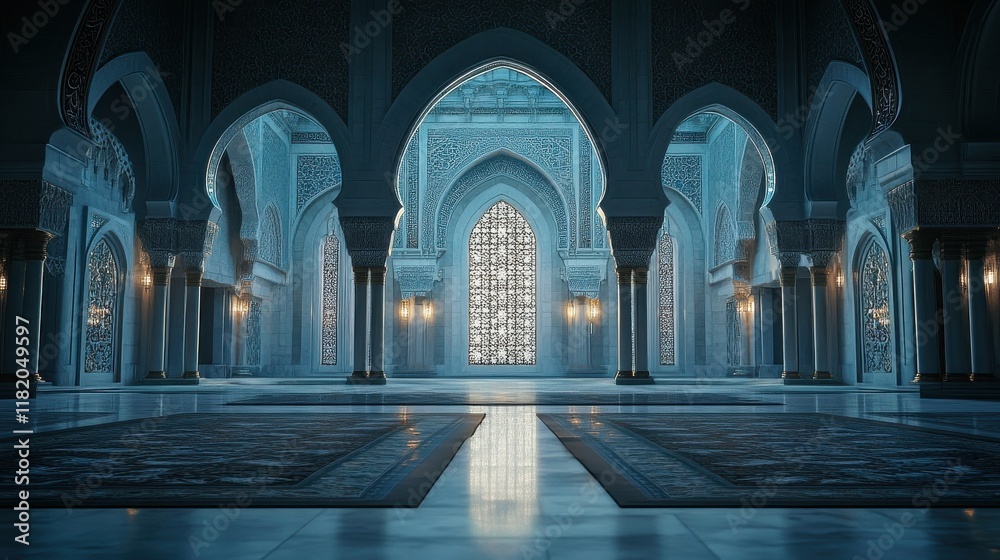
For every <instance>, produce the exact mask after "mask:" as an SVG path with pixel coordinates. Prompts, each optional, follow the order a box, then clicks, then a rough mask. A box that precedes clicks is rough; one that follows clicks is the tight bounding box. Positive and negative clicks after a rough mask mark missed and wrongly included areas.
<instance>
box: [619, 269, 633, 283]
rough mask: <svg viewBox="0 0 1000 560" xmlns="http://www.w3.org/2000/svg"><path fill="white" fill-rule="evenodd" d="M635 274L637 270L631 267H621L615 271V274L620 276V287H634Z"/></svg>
mask: <svg viewBox="0 0 1000 560" xmlns="http://www.w3.org/2000/svg"><path fill="white" fill-rule="evenodd" d="M634 272H635V268H633V267H631V266H619V267H618V268H616V269H615V273H616V274H617V275H618V284H619V285H632V274H633V273H634Z"/></svg>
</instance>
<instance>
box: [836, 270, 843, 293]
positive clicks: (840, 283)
mask: <svg viewBox="0 0 1000 560" xmlns="http://www.w3.org/2000/svg"><path fill="white" fill-rule="evenodd" d="M837 289H838V290H843V289H844V271H843V269H841V270H840V271H838V272H837Z"/></svg>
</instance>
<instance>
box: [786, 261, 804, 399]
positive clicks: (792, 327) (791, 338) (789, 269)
mask: <svg viewBox="0 0 1000 560" xmlns="http://www.w3.org/2000/svg"><path fill="white" fill-rule="evenodd" d="M798 273H799V269H798V268H797V267H794V266H785V267H782V269H781V335H782V344H781V349H782V356H783V358H782V359H783V361H784V364H785V368H784V371H783V372H782V373H781V378H782V379H802V376H801V375H799V372H798V371H797V370H798V364H799V347H798V342H797V341H796V339H797V338H798V321H797V318H796V315H795V314H796V309H795V299H796V298H795V283H796V281H797V278H798Z"/></svg>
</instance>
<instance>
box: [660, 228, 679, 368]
mask: <svg viewBox="0 0 1000 560" xmlns="http://www.w3.org/2000/svg"><path fill="white" fill-rule="evenodd" d="M657 265H658V276H657V281H658V282H659V286H660V290H659V292H660V293H659V318H660V365H661V366H672V365H676V363H677V359H676V343H677V342H676V341H677V338H676V330H677V323H676V321H675V315H674V283H675V281H676V277H675V273H676V270H677V262H676V260H675V255H674V238H673V237H671V236H670V234H669V233H667V232H666V230H665V229H664V231H663V233H662V234H660V242H659V245H658V246H657Z"/></svg>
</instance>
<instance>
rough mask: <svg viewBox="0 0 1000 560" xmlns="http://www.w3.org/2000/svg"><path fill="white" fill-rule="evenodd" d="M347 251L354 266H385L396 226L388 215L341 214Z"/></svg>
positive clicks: (341, 224)
mask: <svg viewBox="0 0 1000 560" xmlns="http://www.w3.org/2000/svg"><path fill="white" fill-rule="evenodd" d="M340 226H341V229H342V230H343V232H344V242H345V244H346V245H347V253H348V254H349V255H350V256H351V263H352V266H356V267H357V266H361V267H369V268H374V267H384V266H385V261H386V259H387V258H389V244H390V242H391V241H392V232H393V229H394V227H395V224H394V219H393V218H391V217H388V216H351V217H346V216H341V217H340Z"/></svg>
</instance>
